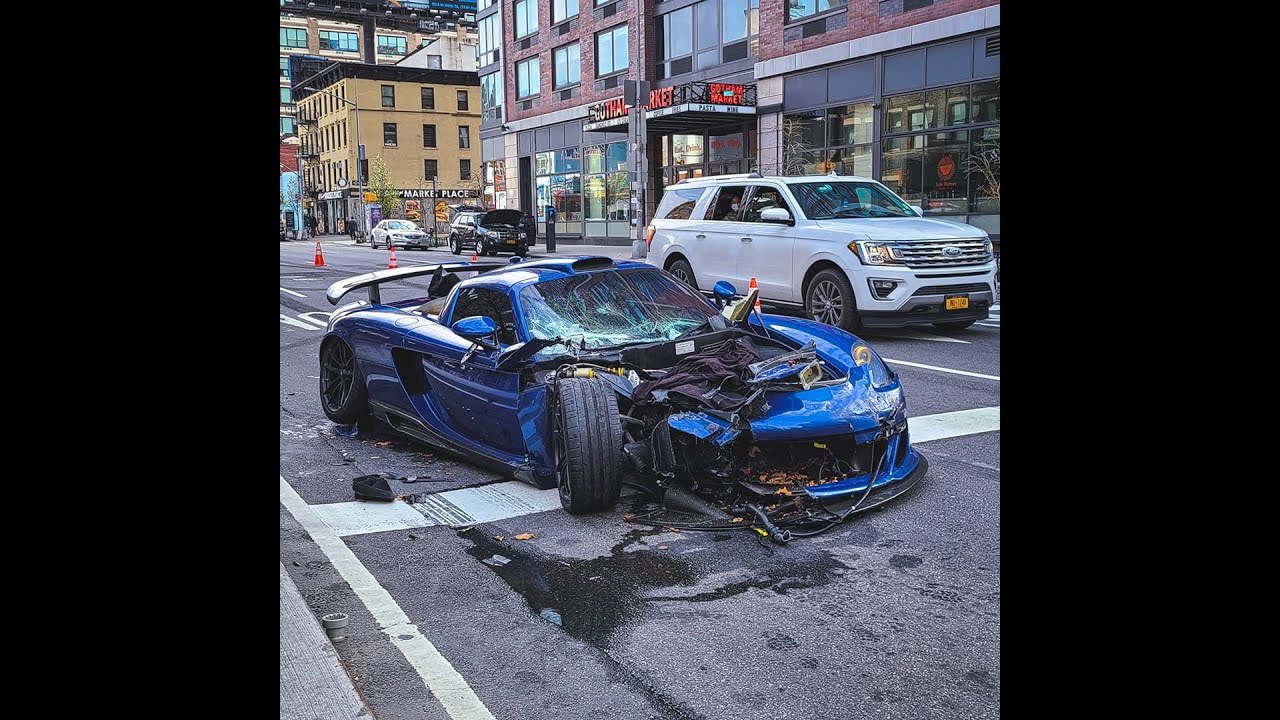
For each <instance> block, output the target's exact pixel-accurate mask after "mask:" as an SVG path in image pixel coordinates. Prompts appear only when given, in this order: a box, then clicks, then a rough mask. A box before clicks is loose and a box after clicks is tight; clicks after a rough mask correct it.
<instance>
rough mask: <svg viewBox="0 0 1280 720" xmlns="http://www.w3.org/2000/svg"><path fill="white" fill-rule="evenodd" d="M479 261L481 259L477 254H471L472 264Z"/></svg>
mask: <svg viewBox="0 0 1280 720" xmlns="http://www.w3.org/2000/svg"><path fill="white" fill-rule="evenodd" d="M479 259H480V258H478V257H476V254H475V252H474V251H473V252H472V253H471V262H475V261H476V260H479Z"/></svg>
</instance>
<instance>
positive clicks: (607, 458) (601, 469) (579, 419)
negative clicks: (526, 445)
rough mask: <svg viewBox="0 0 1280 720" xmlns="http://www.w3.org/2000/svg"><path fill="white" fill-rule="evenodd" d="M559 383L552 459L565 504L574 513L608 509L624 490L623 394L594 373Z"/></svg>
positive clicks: (615, 502)
mask: <svg viewBox="0 0 1280 720" xmlns="http://www.w3.org/2000/svg"><path fill="white" fill-rule="evenodd" d="M558 387H559V398H558V399H557V402H556V408H555V410H554V413H555V414H554V418H555V425H554V426H553V429H552V434H553V437H552V462H553V463H554V464H555V474H556V485H557V486H558V487H559V490H560V504H561V505H562V506H563V507H564V509H565V510H568V511H569V512H571V513H573V514H575V515H580V514H582V513H589V512H596V511H598V510H607V509H609V508H611V507H613V506H614V505H615V504H617V502H618V494H619V493H620V492H621V491H622V478H621V475H620V472H621V461H622V444H623V436H622V421H621V420H620V419H619V418H618V398H617V396H616V395H614V392H613V389H612V388H610V387H609V386H608V385H606V384H605V383H603V382H601V381H599V380H594V379H589V378H570V379H566V380H561V381H560V382H559V385H558Z"/></svg>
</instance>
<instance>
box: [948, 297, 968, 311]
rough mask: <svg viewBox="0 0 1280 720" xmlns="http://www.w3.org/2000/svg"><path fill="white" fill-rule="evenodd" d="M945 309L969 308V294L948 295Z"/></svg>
mask: <svg viewBox="0 0 1280 720" xmlns="http://www.w3.org/2000/svg"><path fill="white" fill-rule="evenodd" d="M947 309H948V310H968V309H969V296H968V295H959V296H955V297H948V298H947Z"/></svg>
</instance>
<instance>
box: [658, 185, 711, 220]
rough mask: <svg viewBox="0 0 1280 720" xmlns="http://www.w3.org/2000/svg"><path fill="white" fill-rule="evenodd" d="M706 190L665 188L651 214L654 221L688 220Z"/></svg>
mask: <svg viewBox="0 0 1280 720" xmlns="http://www.w3.org/2000/svg"><path fill="white" fill-rule="evenodd" d="M705 190H706V188H691V187H685V188H674V187H673V188H667V191H666V193H665V194H663V196H662V202H660V203H658V209H657V210H656V211H655V212H654V213H653V217H654V219H656V220H688V219H689V216H690V215H692V214H693V206H694V205H697V204H698V199H699V198H701V197H702V193H703V192H704V191H705Z"/></svg>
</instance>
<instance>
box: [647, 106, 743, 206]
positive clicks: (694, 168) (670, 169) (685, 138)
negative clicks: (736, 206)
mask: <svg viewBox="0 0 1280 720" xmlns="http://www.w3.org/2000/svg"><path fill="white" fill-rule="evenodd" d="M756 140H757V139H756V124H755V122H754V121H752V122H747V123H738V124H733V125H726V126H723V127H719V128H714V129H711V130H708V131H706V132H705V133H699V134H696V135H693V134H673V135H654V136H651V138H650V140H649V144H650V146H651V147H653V146H656V150H655V151H654V157H653V158H652V159H651V162H653V161H655V160H656V161H657V163H656V171H657V175H658V178H659V180H660V181H661V185H662V186H663V187H665V186H667V185H670V184H672V183H677V182H680V181H681V180H684V179H686V178H699V177H706V176H711V175H729V174H733V173H745V172H751V170H752V169H753V168H754V167H755V162H756V154H757V153H756ZM660 194H661V193H659V195H660ZM657 199H658V200H660V199H661V198H660V197H659V198H657ZM655 201H656V200H655Z"/></svg>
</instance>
